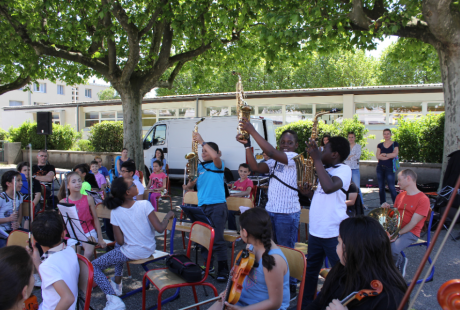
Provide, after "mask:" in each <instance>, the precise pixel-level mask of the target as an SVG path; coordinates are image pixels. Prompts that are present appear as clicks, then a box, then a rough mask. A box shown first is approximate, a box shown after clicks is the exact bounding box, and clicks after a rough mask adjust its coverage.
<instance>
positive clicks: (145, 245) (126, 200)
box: [92, 162, 174, 310]
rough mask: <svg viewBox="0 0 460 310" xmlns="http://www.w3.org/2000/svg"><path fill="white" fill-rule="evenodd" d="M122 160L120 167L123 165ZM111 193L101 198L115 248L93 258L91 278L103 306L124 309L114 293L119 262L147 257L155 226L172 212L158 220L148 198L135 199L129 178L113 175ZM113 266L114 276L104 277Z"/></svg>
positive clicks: (119, 284) (117, 289)
mask: <svg viewBox="0 0 460 310" xmlns="http://www.w3.org/2000/svg"><path fill="white" fill-rule="evenodd" d="M125 164H127V162H125V163H123V165H122V169H124V168H125ZM110 192H111V195H110V196H109V197H107V198H106V199H105V201H104V204H105V206H106V207H107V208H108V209H109V210H112V212H111V218H110V222H111V223H112V225H113V231H114V234H115V241H116V243H117V244H116V246H115V249H114V250H112V251H110V252H108V253H107V254H105V255H103V256H101V257H99V258H97V259H96V260H94V261H93V262H92V263H93V266H94V280H95V282H96V283H97V285H98V286H99V287H100V288H101V290H102V291H103V292H104V293H105V294H106V295H107V304H106V307H105V308H104V309H107V310H109V309H110V310H113V309H116V310H122V309H125V305H124V303H123V301H122V300H121V299H120V298H119V297H117V296H120V295H121V294H122V281H121V277H122V275H123V265H124V264H125V263H126V262H127V261H130V260H137V259H145V258H148V257H150V256H151V255H152V254H153V253H154V252H155V248H156V243H155V230H156V231H157V232H159V233H162V232H163V231H164V230H165V229H166V227H167V225H168V221H169V219H171V218H173V217H174V213H173V212H172V211H169V212H168V214H167V215H166V216H165V218H164V219H163V221H161V222H160V221H159V220H158V218H157V216H156V214H155V212H154V209H153V207H152V205H151V203H150V202H149V201H146V200H140V201H136V200H135V199H134V198H135V197H138V195H139V192H138V189H137V185H136V183H135V182H134V181H133V179H132V177H131V178H118V179H115V180H114V181H113V183H112V187H111V191H110ZM110 266H115V277H114V278H112V279H110V281H109V280H108V279H107V277H106V276H105V275H104V273H103V271H104V270H105V269H107V268H108V267H110Z"/></svg>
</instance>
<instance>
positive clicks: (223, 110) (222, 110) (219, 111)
mask: <svg viewBox="0 0 460 310" xmlns="http://www.w3.org/2000/svg"><path fill="white" fill-rule="evenodd" d="M206 115H207V116H229V115H230V114H229V111H228V107H209V108H206Z"/></svg>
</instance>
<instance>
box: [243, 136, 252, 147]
mask: <svg viewBox="0 0 460 310" xmlns="http://www.w3.org/2000/svg"><path fill="white" fill-rule="evenodd" d="M243 145H244V147H245V148H248V147H251V137H248V142H247V143H245V144H243Z"/></svg>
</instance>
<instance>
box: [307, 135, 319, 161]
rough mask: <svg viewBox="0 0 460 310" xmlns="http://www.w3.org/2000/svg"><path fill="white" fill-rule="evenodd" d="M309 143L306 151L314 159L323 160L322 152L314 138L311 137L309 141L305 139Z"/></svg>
mask: <svg viewBox="0 0 460 310" xmlns="http://www.w3.org/2000/svg"><path fill="white" fill-rule="evenodd" d="M305 142H306V143H307V148H306V151H307V152H308V153H309V154H310V156H311V158H312V159H313V160H321V152H320V150H319V149H318V145H317V144H316V141H315V140H314V139H311V138H310V139H309V141H308V142H307V141H305Z"/></svg>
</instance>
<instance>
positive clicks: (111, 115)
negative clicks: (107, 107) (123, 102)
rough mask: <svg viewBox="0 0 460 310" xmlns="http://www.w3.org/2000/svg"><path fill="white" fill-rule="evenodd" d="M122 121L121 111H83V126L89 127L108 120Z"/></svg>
mask: <svg viewBox="0 0 460 310" xmlns="http://www.w3.org/2000/svg"><path fill="white" fill-rule="evenodd" d="M115 120H117V121H123V112H122V111H107V112H86V113H85V127H91V126H93V125H94V124H98V123H100V122H104V121H109V122H114V121H115Z"/></svg>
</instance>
